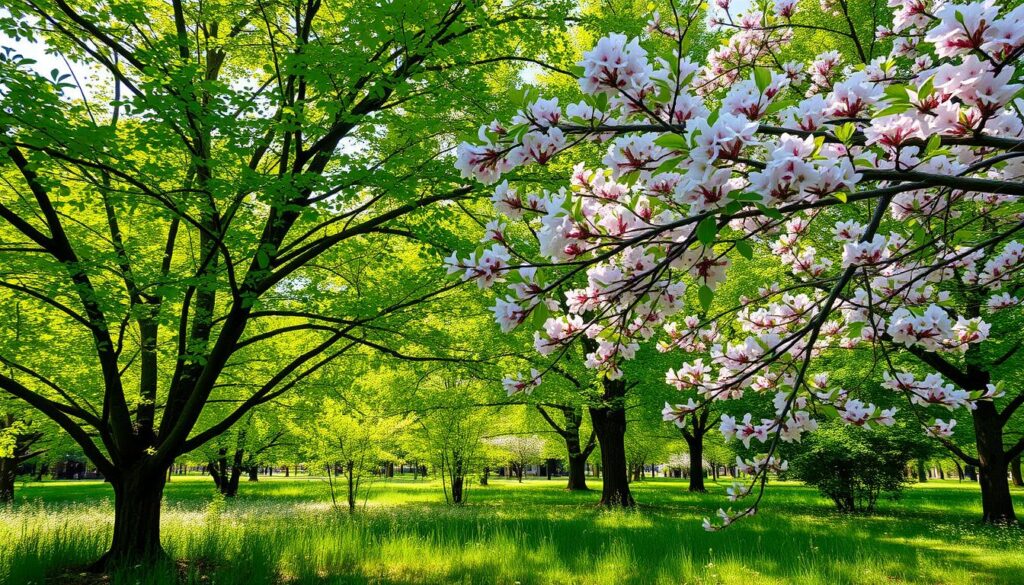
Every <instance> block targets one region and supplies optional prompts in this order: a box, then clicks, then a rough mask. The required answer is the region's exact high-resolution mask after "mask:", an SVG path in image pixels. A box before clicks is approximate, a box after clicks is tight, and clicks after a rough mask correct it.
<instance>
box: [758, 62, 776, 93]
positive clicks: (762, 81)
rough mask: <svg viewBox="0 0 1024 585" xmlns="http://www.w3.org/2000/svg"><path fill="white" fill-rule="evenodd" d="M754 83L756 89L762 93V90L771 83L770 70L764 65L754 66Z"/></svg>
mask: <svg viewBox="0 0 1024 585" xmlns="http://www.w3.org/2000/svg"><path fill="white" fill-rule="evenodd" d="M754 83H755V84H756V85H757V89H758V91H760V92H761V93H764V90H766V89H768V86H769V85H771V84H772V72H771V71H769V70H768V69H766V68H764V67H755V68H754Z"/></svg>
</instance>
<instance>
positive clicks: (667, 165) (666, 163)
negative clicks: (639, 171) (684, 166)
mask: <svg viewBox="0 0 1024 585" xmlns="http://www.w3.org/2000/svg"><path fill="white" fill-rule="evenodd" d="M685 159H686V157H685V156H673V157H672V158H669V159H666V160H663V161H661V164H660V165H658V168H656V169H654V172H653V173H651V176H653V177H656V176H658V175H660V174H661V173H671V172H673V171H675V170H676V169H678V168H679V163H681V162H683V160H685Z"/></svg>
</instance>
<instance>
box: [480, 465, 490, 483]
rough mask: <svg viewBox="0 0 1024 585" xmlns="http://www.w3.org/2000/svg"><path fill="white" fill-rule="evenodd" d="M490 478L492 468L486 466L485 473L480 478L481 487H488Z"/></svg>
mask: <svg viewBox="0 0 1024 585" xmlns="http://www.w3.org/2000/svg"><path fill="white" fill-rule="evenodd" d="M490 476H491V468H490V467H488V466H486V465H485V466H484V472H483V474H482V475H481V476H480V485H482V486H486V485H487V480H488V478H489V477H490Z"/></svg>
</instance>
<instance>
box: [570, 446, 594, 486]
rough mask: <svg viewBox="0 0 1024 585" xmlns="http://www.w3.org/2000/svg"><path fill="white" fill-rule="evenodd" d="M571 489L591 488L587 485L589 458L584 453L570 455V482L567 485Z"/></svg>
mask: <svg viewBox="0 0 1024 585" xmlns="http://www.w3.org/2000/svg"><path fill="white" fill-rule="evenodd" d="M565 489H567V490H569V491H584V490H589V489H590V488H588V487H587V458H586V456H585V455H583V454H582V453H577V454H576V455H575V456H572V455H570V456H569V484H568V485H567V486H565Z"/></svg>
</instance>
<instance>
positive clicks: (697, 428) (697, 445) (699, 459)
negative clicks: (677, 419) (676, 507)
mask: <svg viewBox="0 0 1024 585" xmlns="http://www.w3.org/2000/svg"><path fill="white" fill-rule="evenodd" d="M709 416H710V413H709V412H708V411H707V409H705V410H704V411H702V412H701V413H700V414H699V415H698V414H697V413H692V414H690V416H689V422H688V425H687V426H685V427H683V428H681V429H679V432H680V433H682V435H683V438H684V439H686V446H687V447H688V448H689V450H690V491H691V492H698V493H706V492H707V489H706V488H705V487H704V435H706V434H707V431H708V418H709Z"/></svg>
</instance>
